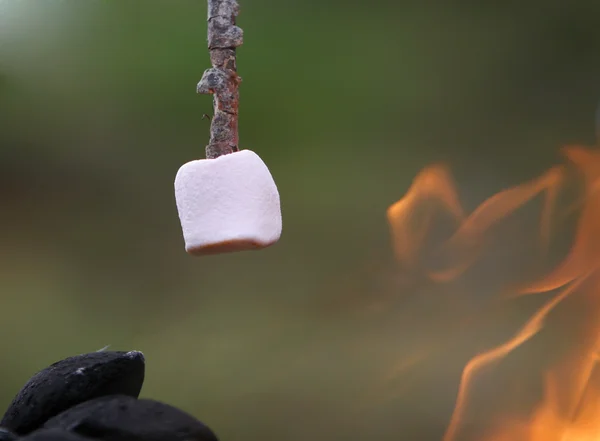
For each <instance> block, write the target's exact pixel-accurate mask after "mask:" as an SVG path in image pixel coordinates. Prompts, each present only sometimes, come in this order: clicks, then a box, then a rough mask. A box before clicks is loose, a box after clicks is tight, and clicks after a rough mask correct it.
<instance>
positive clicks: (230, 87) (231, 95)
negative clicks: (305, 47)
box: [196, 0, 243, 159]
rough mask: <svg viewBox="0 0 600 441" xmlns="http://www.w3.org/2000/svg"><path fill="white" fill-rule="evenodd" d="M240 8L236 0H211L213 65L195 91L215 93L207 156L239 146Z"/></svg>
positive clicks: (210, 31) (209, 17)
mask: <svg viewBox="0 0 600 441" xmlns="http://www.w3.org/2000/svg"><path fill="white" fill-rule="evenodd" d="M238 11H239V5H238V3H237V1H236V0H208V49H209V51H210V62H211V64H212V68H210V69H207V70H206V71H205V72H204V75H202V79H201V80H200V82H199V83H198V87H197V88H196V91H197V92H198V93H203V94H213V95H214V96H213V106H214V116H213V118H212V121H211V125H210V142H209V144H208V145H207V146H206V157H207V158H209V159H213V158H217V157H219V156H222V155H226V154H228V153H233V152H237V151H238V150H239V148H238V143H239V138H238V107H239V92H238V86H239V83H240V81H241V78H240V77H239V76H238V74H237V66H236V60H235V55H236V53H235V52H236V47H238V46H240V45H241V44H242V42H243V32H242V30H241V29H240V28H239V27H237V26H236V25H235V18H236V16H237V14H238Z"/></svg>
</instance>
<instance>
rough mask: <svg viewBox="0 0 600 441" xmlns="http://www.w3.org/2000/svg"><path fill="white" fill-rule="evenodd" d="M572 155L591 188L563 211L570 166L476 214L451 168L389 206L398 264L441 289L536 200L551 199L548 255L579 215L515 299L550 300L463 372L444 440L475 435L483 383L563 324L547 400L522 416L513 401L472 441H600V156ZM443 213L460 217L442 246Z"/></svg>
mask: <svg viewBox="0 0 600 441" xmlns="http://www.w3.org/2000/svg"><path fill="white" fill-rule="evenodd" d="M564 154H565V157H566V158H567V160H568V162H569V163H570V165H571V167H572V168H574V170H575V175H576V176H578V177H579V178H580V181H581V182H582V183H583V191H582V195H581V198H580V199H579V200H578V201H577V203H576V204H575V205H573V204H570V205H569V206H568V207H566V208H565V209H561V207H559V205H560V204H559V203H558V198H559V195H560V194H561V192H562V191H563V189H564V188H565V186H566V185H567V184H568V179H567V178H568V176H570V175H569V174H568V170H569V167H568V166H567V165H566V164H565V165H561V166H557V167H554V168H552V169H550V170H548V171H547V172H546V173H544V174H543V175H541V176H540V177H538V178H537V179H534V180H532V181H530V182H528V183H525V184H522V185H519V186H516V187H513V188H509V189H507V190H504V191H501V192H499V193H497V194H495V195H494V196H492V197H490V198H489V199H487V200H486V201H484V202H483V203H482V204H481V205H479V206H478V207H477V208H476V209H475V210H474V211H473V212H472V213H471V214H469V215H466V214H465V213H464V209H463V207H462V206H461V204H460V202H459V197H458V193H457V190H456V187H455V185H454V183H453V180H452V177H451V175H450V172H449V170H448V169H447V168H446V167H444V166H441V165H435V166H431V167H428V168H426V169H424V170H423V171H422V172H421V173H420V174H419V175H418V176H417V177H416V178H415V180H414V182H413V184H412V186H411V187H410V188H409V190H408V192H407V194H406V195H405V196H404V197H403V198H402V199H400V200H399V201H398V202H396V203H395V204H393V205H392V206H391V207H390V208H389V209H388V212H387V215H388V221H389V223H390V226H391V233H392V238H393V245H394V251H395V254H396V257H397V259H398V260H399V261H400V262H401V264H402V265H403V266H405V267H406V268H408V269H410V270H411V271H413V272H414V271H417V270H421V271H422V272H424V273H425V274H426V275H427V276H428V277H429V278H430V279H431V280H432V281H434V282H435V283H447V282H450V281H455V280H457V279H458V278H460V277H462V276H464V275H465V274H466V273H467V272H468V271H469V270H471V269H472V268H473V267H474V266H475V264H476V263H477V262H478V261H480V260H481V259H483V258H484V257H485V255H486V253H489V252H490V242H491V239H492V238H493V236H494V232H495V230H496V227H497V226H499V225H501V224H502V222H503V221H504V220H505V219H506V218H507V217H509V216H511V215H512V214H513V213H514V212H515V211H517V210H519V209H520V208H521V207H524V206H525V205H526V204H528V203H529V202H531V201H532V200H533V199H536V198H539V197H541V198H542V200H543V203H542V209H541V213H540V217H539V229H538V231H537V233H536V234H537V235H538V238H539V245H540V247H541V249H542V250H547V249H548V247H549V246H550V245H551V242H552V239H553V232H554V231H555V228H556V226H557V225H558V224H560V222H562V221H563V220H564V219H565V217H566V216H569V215H572V214H573V213H574V212H575V210H577V212H578V213H579V218H578V220H577V227H576V230H575V236H574V240H573V243H572V246H571V248H570V250H569V252H568V253H567V255H566V256H565V257H564V258H563V259H562V261H560V262H559V264H558V265H556V266H555V267H554V268H553V269H552V270H551V271H548V272H547V273H546V274H545V275H542V277H538V278H537V279H536V280H532V281H531V282H528V283H526V284H525V285H521V286H520V287H519V288H512V291H511V292H510V293H509V294H510V296H509V298H510V297H514V296H519V295H524V294H534V293H546V294H545V296H548V299H547V300H546V301H545V303H544V304H543V305H542V306H541V307H540V308H539V309H538V310H537V311H536V312H535V313H533V314H532V315H531V316H530V317H529V319H528V320H527V321H526V322H525V323H524V324H523V325H522V327H521V328H520V329H519V330H517V332H516V333H515V334H514V335H513V336H512V337H511V338H510V339H508V340H507V341H505V342H504V343H501V344H499V345H497V346H496V347H492V348H490V349H488V350H486V351H484V352H481V353H479V354H477V355H475V356H474V357H473V358H472V359H471V360H470V361H469V362H468V363H467V364H466V366H465V367H464V370H463V373H462V378H461V383H460V386H459V390H458V395H457V399H456V405H455V408H454V412H453V414H452V416H451V419H450V422H449V425H448V428H447V431H446V434H445V436H444V440H443V441H459V440H462V439H470V437H469V436H467V437H466V438H465V433H464V432H465V431H464V430H463V429H464V422H465V420H467V419H468V418H469V413H470V412H471V411H472V409H471V407H472V406H470V403H471V398H472V393H473V391H474V389H475V388H476V386H475V384H476V383H477V381H478V379H479V378H481V377H483V376H486V377H487V376H489V375H493V374H494V372H495V371H496V370H497V369H501V366H500V364H501V363H500V362H501V361H502V360H503V359H505V358H506V357H508V356H509V355H511V354H513V353H514V351H515V350H516V349H517V348H522V349H523V350H527V348H528V347H529V345H530V344H531V341H532V340H533V337H534V336H535V337H536V340H537V339H541V340H544V339H545V340H548V338H549V337H547V336H543V335H541V334H544V333H545V332H541V331H542V330H544V331H546V328H550V327H551V326H552V325H554V323H555V322H556V323H557V324H558V326H561V333H560V335H561V338H560V339H559V340H560V341H556V342H555V341H553V340H552V338H554V337H550V340H549V342H550V343H549V344H548V345H547V346H548V351H547V352H553V354H552V356H545V357H544V363H543V367H542V368H541V369H540V372H539V379H538V380H539V382H540V383H541V384H543V393H542V394H541V396H540V398H539V399H538V400H537V402H535V403H534V404H533V405H532V406H529V410H528V411H527V412H521V414H519V412H517V411H516V410H515V409H516V408H517V407H519V406H517V405H516V404H517V403H515V406H513V407H514V408H510V406H509V409H505V410H502V411H501V412H496V413H494V414H492V415H486V424H485V429H484V430H483V433H480V434H478V435H477V436H476V437H474V438H472V439H476V440H478V441H479V440H483V441H600V367H598V354H599V353H600V272H599V271H598V267H599V265H600V197H599V196H600V192H599V191H598V190H599V189H600V152H597V151H592V150H589V149H586V148H583V147H568V148H565V149H564ZM441 215H443V216H447V217H449V218H450V219H451V220H452V223H453V225H454V230H453V232H452V233H451V234H450V235H447V237H445V240H444V241H443V242H442V243H441V244H436V245H435V246H432V245H430V243H429V242H430V237H431V235H432V231H433V230H434V226H435V224H436V222H437V221H438V220H439V219H440V216H441ZM432 262H435V266H434V265H433V264H432ZM563 328H565V329H563ZM555 334H556V332H555V333H554V334H552V335H553V336H555ZM554 352H556V353H557V354H554ZM530 368H531V367H530V366H527V367H526V370H530ZM527 379H531V375H529V374H528V375H521V376H519V377H518V378H514V379H512V381H513V383H514V384H516V385H519V384H521V383H523V382H524V381H527ZM508 402H510V400H508ZM500 407H501V406H500Z"/></svg>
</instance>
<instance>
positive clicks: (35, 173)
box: [0, 0, 600, 441]
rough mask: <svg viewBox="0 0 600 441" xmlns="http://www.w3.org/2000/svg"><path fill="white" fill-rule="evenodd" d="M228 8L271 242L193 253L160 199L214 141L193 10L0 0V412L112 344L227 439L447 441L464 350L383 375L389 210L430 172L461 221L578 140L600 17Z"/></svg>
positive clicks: (147, 3) (388, 7) (396, 360)
mask: <svg viewBox="0 0 600 441" xmlns="http://www.w3.org/2000/svg"><path fill="white" fill-rule="evenodd" d="M240 3H241V14H240V16H239V19H238V24H239V25H240V26H241V27H242V28H243V30H244V33H245V39H244V45H243V46H242V47H241V48H240V49H239V51H238V67H239V73H240V75H241V77H242V79H243V83H242V85H241V89H240V93H241V108H240V139H241V148H249V149H252V150H254V151H256V152H257V153H259V154H260V155H261V157H262V158H263V160H264V161H265V162H266V163H267V164H268V166H269V167H270V169H271V172H272V174H273V176H274V178H275V180H276V182H277V184H278V187H279V190H280V194H281V199H282V209H283V222H284V227H283V230H284V231H283V236H282V238H281V241H280V242H279V243H278V244H277V245H275V246H273V247H272V248H269V249H267V250H262V251H259V252H246V253H239V254H231V255H221V256H211V257H207V258H193V257H190V256H188V255H186V254H185V252H184V249H183V240H182V237H181V231H180V226H179V220H178V217H177V212H176V209H175V202H174V196H173V180H174V177H175V173H176V172H177V169H178V168H179V166H180V165H182V164H183V163H185V162H187V161H189V160H192V159H198V158H201V157H203V155H204V147H205V145H206V143H207V142H208V132H209V122H208V121H206V120H202V119H201V117H202V114H203V113H210V112H211V110H212V107H211V106H212V100H211V98H209V97H207V96H199V95H196V93H195V86H196V83H197V82H198V80H199V79H200V77H201V76H202V72H203V71H204V69H206V68H207V67H209V61H208V52H207V48H206V4H205V2H204V1H202V0H138V1H134V0H86V1H83V0H62V1H61V0H22V1H19V0H0V201H1V205H0V226H1V230H0V250H1V251H0V311H2V319H1V320H0V336H1V337H0V353H1V354H2V355H1V356H0V374H1V375H0V378H1V379H2V380H1V381H0V411H2V410H3V408H4V407H5V406H7V405H8V403H9V402H10V400H11V399H12V397H13V396H14V394H16V392H17V391H18V389H19V388H20V387H21V385H22V384H23V383H24V382H25V381H26V380H27V379H28V378H29V376H30V375H32V374H33V373H34V372H36V371H37V370H39V369H41V368H43V367H45V366H46V365H48V364H49V363H51V362H53V361H56V360H58V359H61V358H64V357H67V356H69V355H74V354H78V353H83V352H89V351H93V350H95V349H100V348H102V347H103V346H105V345H107V344H110V345H112V346H111V348H112V349H114V350H129V349H137V350H141V351H143V352H144V354H145V356H146V360H147V363H148V366H147V377H146V378H147V379H146V383H145V386H144V389H143V391H142V396H144V397H152V398H155V399H160V400H163V401H166V402H169V403H170V404H173V405H176V406H180V407H181V408H183V409H184V410H186V411H188V412H190V413H193V414H194V415H195V416H197V417H198V418H200V419H201V420H202V421H204V422H205V423H207V424H208V425H209V426H210V427H211V428H212V429H213V430H214V431H215V432H216V433H217V434H218V435H219V436H220V438H221V439H222V440H224V441H226V440H239V441H253V440H265V439H267V440H279V441H287V440H289V441H292V440H312V441H320V440H323V441H324V440H328V441H334V440H345V441H350V440H375V439H378V440H404V439H406V440H412V439H427V440H432V441H434V440H440V439H441V435H442V433H443V431H444V428H445V426H446V424H447V421H448V418H449V415H450V412H451V410H452V406H453V403H454V399H455V394H456V388H457V384H458V378H459V376H460V370H461V368H462V366H463V365H464V362H465V360H466V359H467V358H466V356H467V355H469V354H468V353H467V352H464V353H462V354H461V355H460V357H458V356H457V357H456V359H448V360H446V362H445V364H442V365H440V364H435V365H428V366H427V367H425V368H420V371H419V372H418V374H415V373H412V374H410V375H409V376H408V377H406V378H405V377H402V375H399V376H397V377H394V378H393V379H392V380H389V381H388V380H386V378H387V377H386V375H391V374H390V373H391V372H394V369H396V368H398V369H400V368H399V367H398V365H400V364H401V363H402V361H403V360H405V359H407V358H410V357H412V356H413V355H414V354H413V349H414V348H415V347H418V346H419V341H420V340H419V339H420V337H419V334H414V335H413V334H412V333H419V332H425V331H424V330H423V329H421V328H419V327H418V326H416V327H414V328H411V327H409V326H408V325H407V322H406V321H405V319H406V317H405V316H406V314H405V312H406V310H405V308H404V307H403V299H405V298H406V296H407V293H406V292H402V289H400V288H398V287H397V284H395V282H394V281H395V271H394V269H395V266H394V262H393V255H392V251H391V245H390V240H389V234H388V226H387V224H386V220H385V210H386V208H387V207H388V206H389V205H390V204H391V203H393V202H394V201H395V200H397V199H398V198H400V197H401V196H402V195H403V194H404V192H405V191H406V190H407V188H408V186H409V185H410V182H411V180H412V178H413V177H414V175H415V174H416V173H417V172H418V170H419V169H421V168H422V167H424V166H425V165H427V164H429V163H432V162H437V161H444V162H447V163H449V164H450V165H451V167H452V168H453V170H454V172H455V175H456V176H457V178H458V180H459V183H460V184H461V194H462V195H463V196H464V198H465V203H466V205H467V206H469V207H473V206H474V204H475V203H477V202H478V201H481V200H482V199H483V198H484V197H486V196H488V195H490V194H492V193H493V192H494V191H498V190H499V189H501V188H504V187H506V186H507V185H513V184H516V183H518V182H521V181H523V180H525V179H529V178H531V177H533V176H535V175H536V174H538V173H539V172H541V171H542V170H544V169H545V168H547V167H548V166H549V165H551V164H554V163H555V162H557V161H559V160H560V158H559V148H560V147H561V146H563V145H565V144H572V143H581V144H586V145H591V144H594V143H595V138H594V136H595V135H594V113H595V110H596V106H597V104H598V99H599V98H600V38H599V35H598V22H599V21H598V20H599V17H600V4H599V3H598V2H594V1H573V2H558V1H544V2H541V1H530V2H526V1H524V2H503V3H502V2H500V3H498V4H496V3H494V2H489V3H485V2H483V3H478V2H468V1H449V2H443V1H441V0H440V1H437V2H416V1H396V2H391V1H384V0H371V1H364V2H363V1H361V2H358V1H339V0H240ZM433 302H434V301H433V300H432V303H433ZM382 305H383V306H382ZM418 310H419V311H427V308H425V305H421V306H419V309H418ZM403 317H404V318H403ZM412 319H413V321H412V322H410V323H413V322H414V323H418V322H419V320H418V319H417V318H416V317H415V316H412ZM434 330H435V329H434ZM429 331H431V329H429ZM432 332H433V331H432ZM415 335H416V336H415ZM431 335H435V333H433V334H431ZM423 338H425V337H423ZM473 338H475V337H473ZM465 351H466V350H465ZM417 352H418V351H417ZM470 355H472V353H471V354H470ZM423 378H426V379H427V380H424V379H423ZM386 381H387V382H386ZM419 381H421V383H420V386H416V385H417V384H419ZM408 385H410V388H409V386H408ZM407 388H409V389H410V390H408V391H407V390H406V389H407Z"/></svg>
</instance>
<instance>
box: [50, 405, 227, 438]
mask: <svg viewBox="0 0 600 441" xmlns="http://www.w3.org/2000/svg"><path fill="white" fill-rule="evenodd" d="M44 427H45V428H47V429H61V430H68V431H71V432H74V433H77V434H78V435H80V436H84V437H88V438H94V439H95V440H102V441H132V440H135V441H218V439H217V437H216V436H215V434H214V433H213V432H212V431H211V430H210V429H209V428H208V427H207V426H205V425H204V424H203V423H201V422H200V421H198V420H197V419H196V418H194V417H193V416H191V415H189V414H187V413H186V412H183V411H182V410H179V409H177V408H175V407H173V406H169V405H168V404H164V403H161V402H158V401H154V400H148V399H140V400H136V399H134V398H131V397H128V396H113V397H102V398H97V399H95V400H92V401H88V402H86V403H82V404H79V405H78V406H75V407H73V408H71V409H69V410H67V411H65V412H63V413H61V414H60V415H57V416H55V417H54V418H52V419H50V420H49V421H47V422H46V424H45V425H44Z"/></svg>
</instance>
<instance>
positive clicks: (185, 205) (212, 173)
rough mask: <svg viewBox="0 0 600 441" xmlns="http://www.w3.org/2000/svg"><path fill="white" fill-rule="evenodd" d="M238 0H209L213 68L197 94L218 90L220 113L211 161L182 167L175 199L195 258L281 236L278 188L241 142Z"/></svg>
mask: <svg viewBox="0 0 600 441" xmlns="http://www.w3.org/2000/svg"><path fill="white" fill-rule="evenodd" d="M238 9H239V6H238V4H237V1H236V0H208V48H209V51H210V60H211V64H212V68H210V69H208V70H206V71H205V72H204V75H202V79H201V80H200V82H199V83H198V87H197V92H198V93H203V94H213V107H214V116H213V118H212V120H211V126H210V142H209V144H208V146H206V158H207V159H199V160H196V161H191V162H188V163H187V164H185V165H183V166H182V167H181V168H180V169H179V172H178V173H177V176H176V178H175V200H176V203H177V210H178V212H179V218H180V221H181V227H182V230H183V237H184V240H185V249H186V251H187V252H188V253H190V254H192V255H204V254H216V253H225V252H231V251H242V250H248V249H258V248H264V247H267V246H269V245H272V244H274V243H275V242H277V241H278V240H279V237H280V236H281V208H280V201H279V193H278V191H277V186H276V185H275V181H274V180H273V178H272V176H271V173H270V172H269V169H268V168H267V166H266V165H265V163H264V162H263V161H262V160H261V159H260V157H259V156H258V155H257V154H256V153H254V152H252V151H250V150H241V151H240V150H239V147H238V140H239V138H238V107H239V92H238V86H239V83H240V81H241V78H240V77H239V76H238V75H237V66H236V58H235V56H236V47H238V46H240V45H241V44H242V41H243V38H242V37H243V33H242V30H241V29H240V28H239V27H237V26H236V25H235V18H236V16H237V14H238Z"/></svg>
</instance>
